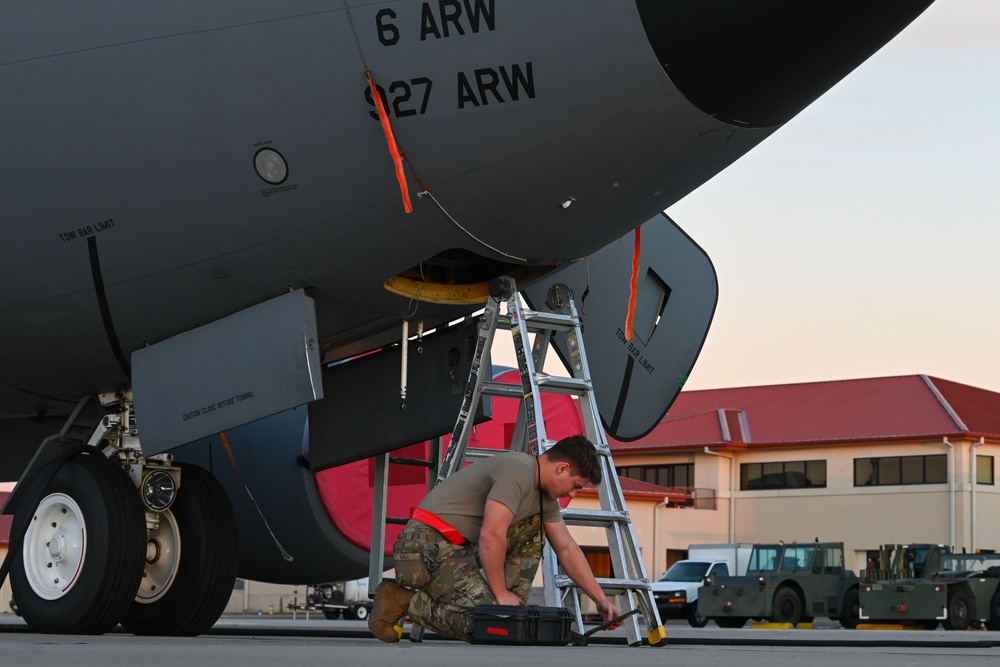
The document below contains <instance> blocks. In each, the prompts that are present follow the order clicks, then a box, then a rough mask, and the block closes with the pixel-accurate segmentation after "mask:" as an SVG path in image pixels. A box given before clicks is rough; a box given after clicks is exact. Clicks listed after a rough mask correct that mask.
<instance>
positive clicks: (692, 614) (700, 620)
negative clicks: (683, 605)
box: [687, 602, 708, 628]
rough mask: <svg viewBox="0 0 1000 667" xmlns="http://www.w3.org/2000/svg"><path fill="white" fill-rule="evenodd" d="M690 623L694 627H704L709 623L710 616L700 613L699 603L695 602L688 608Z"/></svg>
mask: <svg viewBox="0 0 1000 667" xmlns="http://www.w3.org/2000/svg"><path fill="white" fill-rule="evenodd" d="M687 618H688V625H690V626H691V627H692V628H703V627H705V626H706V625H708V618H707V617H706V616H703V615H702V614H699V613H698V603H697V602H695V603H694V604H693V605H691V606H690V607H689V608H688V614H687Z"/></svg>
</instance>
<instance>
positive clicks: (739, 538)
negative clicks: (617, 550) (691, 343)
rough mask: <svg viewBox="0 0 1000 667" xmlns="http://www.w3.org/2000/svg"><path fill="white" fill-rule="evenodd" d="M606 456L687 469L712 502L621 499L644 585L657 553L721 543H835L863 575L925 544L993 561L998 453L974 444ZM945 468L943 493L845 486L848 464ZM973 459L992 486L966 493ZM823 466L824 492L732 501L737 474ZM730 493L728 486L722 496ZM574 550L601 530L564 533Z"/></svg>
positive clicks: (598, 538) (931, 488) (602, 541)
mask: <svg viewBox="0 0 1000 667" xmlns="http://www.w3.org/2000/svg"><path fill="white" fill-rule="evenodd" d="M720 454H721V455H716V454H714V453H711V454H710V453H706V452H704V451H702V452H700V453H695V454H692V453H684V454H676V455H672V454H659V455H656V454H654V455H648V454H647V455H641V456H625V455H621V456H616V457H615V465H617V466H635V465H667V464H674V463H692V462H693V463H694V474H695V486H696V487H697V488H700V489H711V490H714V492H715V494H716V502H715V509H711V510H710V509H692V508H672V507H663V506H659V507H658V506H657V505H658V502H657V501H654V500H652V499H645V498H642V499H637V498H627V499H626V501H627V504H628V509H629V514H630V516H631V518H632V523H633V526H634V529H635V532H636V537H637V539H638V542H639V547H640V551H641V553H642V557H643V561H644V563H645V566H646V571H647V573H648V574H649V575H650V577H651V578H658V577H659V575H661V574H662V572H663V571H664V569H665V567H666V554H667V550H683V549H687V548H688V546H689V545H691V544H698V543H724V542H748V543H754V542H775V541H777V540H784V541H786V542H788V541H792V540H797V541H800V542H802V541H812V540H813V539H815V538H817V537H818V538H819V539H820V540H822V541H829V542H844V546H845V551H846V556H847V559H848V562H847V565H848V566H849V567H852V568H853V569H855V570H858V569H862V568H864V566H865V564H866V556H865V553H866V551H868V550H874V549H877V548H878V547H879V545H881V544H893V543H913V542H931V543H937V544H952V545H953V546H954V547H955V548H956V550H957V551H962V550H963V549H965V550H966V551H969V552H972V551H975V550H977V549H987V550H996V551H1000V525H998V522H996V521H995V520H993V517H995V516H997V515H998V512H1000V487H998V486H997V484H996V482H997V480H998V477H1000V476H998V475H997V471H996V466H997V465H998V464H1000V445H997V444H991V443H984V444H980V441H979V440H978V439H977V440H959V441H949V442H947V443H946V442H945V441H944V440H937V441H934V440H930V441H914V442H902V443H895V444H884V443H858V444H857V445H848V446H843V445H838V446H823V447H794V448H787V449H780V450H778V449H771V450H742V451H736V452H733V453H728V452H721V453H720ZM935 454H943V455H946V456H948V457H950V458H949V468H948V471H949V472H948V479H949V480H950V482H949V483H944V484H913V485H894V486H861V487H856V486H854V459H856V458H870V457H887V456H921V455H922V456H927V455H935ZM976 456H992V457H993V463H994V484H972V483H971V482H972V481H973V480H975V479H976V477H975V476H976V471H975V468H974V462H975V460H976V458H975V457H976ZM807 460H825V461H826V462H827V485H826V488H816V489H781V490H755V491H741V490H740V489H739V475H740V464H742V463H760V462H778V461H807ZM731 485H732V486H731ZM573 506H574V507H579V508H581V509H596V508H598V506H599V503H598V500H597V498H582V497H578V498H577V499H576V500H574V503H573ZM570 532H571V533H572V534H573V536H574V538H575V539H576V540H577V542H578V543H580V544H581V545H582V546H593V547H598V548H599V547H601V546H607V538H606V537H605V535H604V530H603V529H598V528H581V527H576V526H571V527H570Z"/></svg>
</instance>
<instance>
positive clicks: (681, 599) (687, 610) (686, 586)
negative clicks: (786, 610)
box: [650, 543, 753, 628]
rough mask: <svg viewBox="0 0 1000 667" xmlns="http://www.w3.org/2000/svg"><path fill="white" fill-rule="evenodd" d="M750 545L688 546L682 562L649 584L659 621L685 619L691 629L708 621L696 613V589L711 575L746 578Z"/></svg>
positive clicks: (675, 564) (678, 562)
mask: <svg viewBox="0 0 1000 667" xmlns="http://www.w3.org/2000/svg"><path fill="white" fill-rule="evenodd" d="M752 549H753V545H752V544H734V543H730V544H692V545H690V546H689V547H688V557H687V559H686V560H679V561H677V562H676V563H674V564H673V565H671V566H670V568H669V569H668V570H667V572H666V574H664V575H663V577H662V578H661V579H660V580H659V581H657V582H655V583H653V584H652V585H651V586H650V587H651V588H652V590H653V599H654V600H655V601H656V608H657V610H659V612H660V619H661V620H667V619H672V618H685V619H687V622H688V623H690V624H691V627H693V628H703V627H705V625H706V624H707V623H708V619H707V618H705V617H704V616H703V615H702V614H700V613H699V612H698V588H699V587H700V586H701V585H702V584H704V583H705V579H706V578H707V577H710V576H712V575H718V576H720V577H727V576H730V575H743V574H746V571H747V566H748V565H749V563H750V552H751V550H752Z"/></svg>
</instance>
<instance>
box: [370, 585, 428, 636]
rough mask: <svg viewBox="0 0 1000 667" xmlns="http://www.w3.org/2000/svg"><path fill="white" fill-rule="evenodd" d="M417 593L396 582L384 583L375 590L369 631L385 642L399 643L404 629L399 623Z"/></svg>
mask: <svg viewBox="0 0 1000 667" xmlns="http://www.w3.org/2000/svg"><path fill="white" fill-rule="evenodd" d="M414 593H416V591H411V590H409V589H407V588H403V587H402V586H400V585H399V584H397V583H396V582H394V581H383V582H382V583H381V584H379V585H378V588H376V589H375V599H374V601H373V604H372V613H371V615H369V616H368V629H369V630H370V631H371V633H372V634H373V635H375V637H376V638H378V639H380V640H382V641H384V642H389V643H393V642H398V641H399V638H400V637H402V636H403V628H401V627H399V625H398V623H399V621H400V620H402V618H403V616H405V615H406V610H407V609H408V608H409V607H410V598H412V597H413V594H414Z"/></svg>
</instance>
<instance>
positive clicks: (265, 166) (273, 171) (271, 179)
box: [253, 148, 288, 185]
mask: <svg viewBox="0 0 1000 667" xmlns="http://www.w3.org/2000/svg"><path fill="white" fill-rule="evenodd" d="M253 168H254V170H256V172H257V175H258V176H260V177H261V179H262V180H264V181H267V182H268V183H270V184H271V185H280V184H281V183H284V182H285V179H286V178H288V163H286V162H285V158H284V156H282V155H281V153H279V152H278V151H276V150H274V149H273V148H261V149H260V150H259V151H257V152H256V153H255V154H254V156H253Z"/></svg>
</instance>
